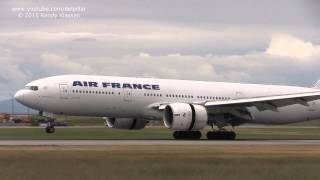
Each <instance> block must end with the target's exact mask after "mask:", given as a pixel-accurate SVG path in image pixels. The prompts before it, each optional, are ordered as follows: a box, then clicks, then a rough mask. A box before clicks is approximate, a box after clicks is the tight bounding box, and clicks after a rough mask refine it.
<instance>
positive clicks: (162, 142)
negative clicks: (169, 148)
mask: <svg viewBox="0 0 320 180" xmlns="http://www.w3.org/2000/svg"><path fill="white" fill-rule="evenodd" d="M114 145H136V146H139V145H143V146H146V145H320V140H236V141H209V140H198V141H184V140H1V141H0V146H114Z"/></svg>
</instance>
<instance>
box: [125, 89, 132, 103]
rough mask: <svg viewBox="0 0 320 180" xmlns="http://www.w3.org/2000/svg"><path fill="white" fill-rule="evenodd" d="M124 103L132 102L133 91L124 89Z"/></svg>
mask: <svg viewBox="0 0 320 180" xmlns="http://www.w3.org/2000/svg"><path fill="white" fill-rule="evenodd" d="M123 101H125V102H132V90H131V89H128V88H124V89H123Z"/></svg>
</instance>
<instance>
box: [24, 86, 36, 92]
mask: <svg viewBox="0 0 320 180" xmlns="http://www.w3.org/2000/svg"><path fill="white" fill-rule="evenodd" d="M26 89H29V90H32V91H38V89H39V88H38V86H26Z"/></svg>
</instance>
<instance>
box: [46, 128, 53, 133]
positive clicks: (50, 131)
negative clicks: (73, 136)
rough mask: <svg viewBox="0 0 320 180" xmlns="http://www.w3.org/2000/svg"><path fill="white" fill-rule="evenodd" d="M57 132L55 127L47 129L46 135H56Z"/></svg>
mask: <svg viewBox="0 0 320 180" xmlns="http://www.w3.org/2000/svg"><path fill="white" fill-rule="evenodd" d="M54 132H55V128H54V127H46V133H49V134H51V133H54Z"/></svg>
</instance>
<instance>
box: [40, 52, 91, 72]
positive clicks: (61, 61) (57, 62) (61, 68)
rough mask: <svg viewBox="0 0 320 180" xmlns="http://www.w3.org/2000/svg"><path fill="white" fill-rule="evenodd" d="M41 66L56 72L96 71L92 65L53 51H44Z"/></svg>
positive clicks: (45, 69)
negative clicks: (80, 62)
mask: <svg viewBox="0 0 320 180" xmlns="http://www.w3.org/2000/svg"><path fill="white" fill-rule="evenodd" d="M41 59H42V61H41V63H40V64H41V66H42V68H43V70H44V71H47V72H49V73H54V74H61V73H66V74H70V73H75V74H92V73H93V72H94V71H93V70H92V69H91V67H89V66H87V65H83V64H79V63H76V62H74V61H72V60H70V59H69V57H68V56H66V55H58V54H53V53H43V54H42V55H41Z"/></svg>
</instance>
